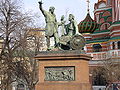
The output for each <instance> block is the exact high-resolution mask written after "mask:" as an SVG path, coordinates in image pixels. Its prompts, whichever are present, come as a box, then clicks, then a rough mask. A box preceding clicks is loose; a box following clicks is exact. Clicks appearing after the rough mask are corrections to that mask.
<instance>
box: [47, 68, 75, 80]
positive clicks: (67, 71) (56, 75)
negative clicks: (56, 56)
mask: <svg viewBox="0 0 120 90" xmlns="http://www.w3.org/2000/svg"><path fill="white" fill-rule="evenodd" d="M74 80H75V67H74V66H64V67H45V81H74Z"/></svg>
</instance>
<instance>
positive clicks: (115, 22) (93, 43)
mask: <svg viewBox="0 0 120 90" xmlns="http://www.w3.org/2000/svg"><path fill="white" fill-rule="evenodd" d="M88 11H89V10H88ZM78 28H79V32H80V33H82V34H83V36H84V37H85V38H86V46H85V47H84V50H85V51H86V53H87V54H88V55H90V56H92V57H93V58H92V60H91V61H90V62H89V66H90V75H91V76H92V74H91V72H92V70H93V69H94V68H96V67H98V66H102V65H103V61H106V60H110V59H113V60H119V59H120V0H98V1H97V3H95V4H94V19H92V18H91V16H90V14H89V12H88V14H87V16H86V18H85V19H84V20H83V21H81V22H80V23H79V24H78ZM92 79H93V78H92ZM93 80H94V79H93ZM102 81H104V80H102ZM92 83H93V85H94V84H95V85H103V84H105V82H102V83H101V81H100V82H99V81H97V82H95V81H93V82H92Z"/></svg>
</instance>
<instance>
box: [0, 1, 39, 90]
mask: <svg viewBox="0 0 120 90" xmlns="http://www.w3.org/2000/svg"><path fill="white" fill-rule="evenodd" d="M18 2H19V0H0V37H1V38H2V39H3V47H2V50H1V52H0V80H1V83H0V88H2V89H3V90H9V88H10V85H11V83H12V82H15V81H16V80H18V79H22V80H23V81H25V83H26V85H27V86H28V88H29V89H30V90H34V86H35V84H36V82H37V79H35V77H36V72H35V71H36V63H37V62H36V61H32V60H33V56H34V55H35V53H31V52H30V50H29V49H28V48H27V46H28V44H27V36H28V35H27V34H28V32H29V28H31V26H32V25H33V22H32V17H31V16H29V15H28V14H27V13H23V12H22V11H21V7H20V6H19V4H18Z"/></svg>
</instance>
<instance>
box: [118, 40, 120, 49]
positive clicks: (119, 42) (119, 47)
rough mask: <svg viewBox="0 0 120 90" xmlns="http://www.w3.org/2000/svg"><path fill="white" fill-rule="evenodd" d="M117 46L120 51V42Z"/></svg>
mask: <svg viewBox="0 0 120 90" xmlns="http://www.w3.org/2000/svg"><path fill="white" fill-rule="evenodd" d="M117 46H118V49H120V41H118V43H117Z"/></svg>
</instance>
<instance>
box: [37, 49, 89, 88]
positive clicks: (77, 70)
mask: <svg viewBox="0 0 120 90" xmlns="http://www.w3.org/2000/svg"><path fill="white" fill-rule="evenodd" d="M35 59H37V60H38V62H39V81H38V83H37V85H36V90H90V88H91V86H90V82H89V66H88V62H89V60H90V59H91V57H90V56H87V55H86V54H81V52H80V51H77V50H75V51H74V50H71V51H45V52H40V53H39V54H38V55H37V56H36V57H35Z"/></svg>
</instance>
